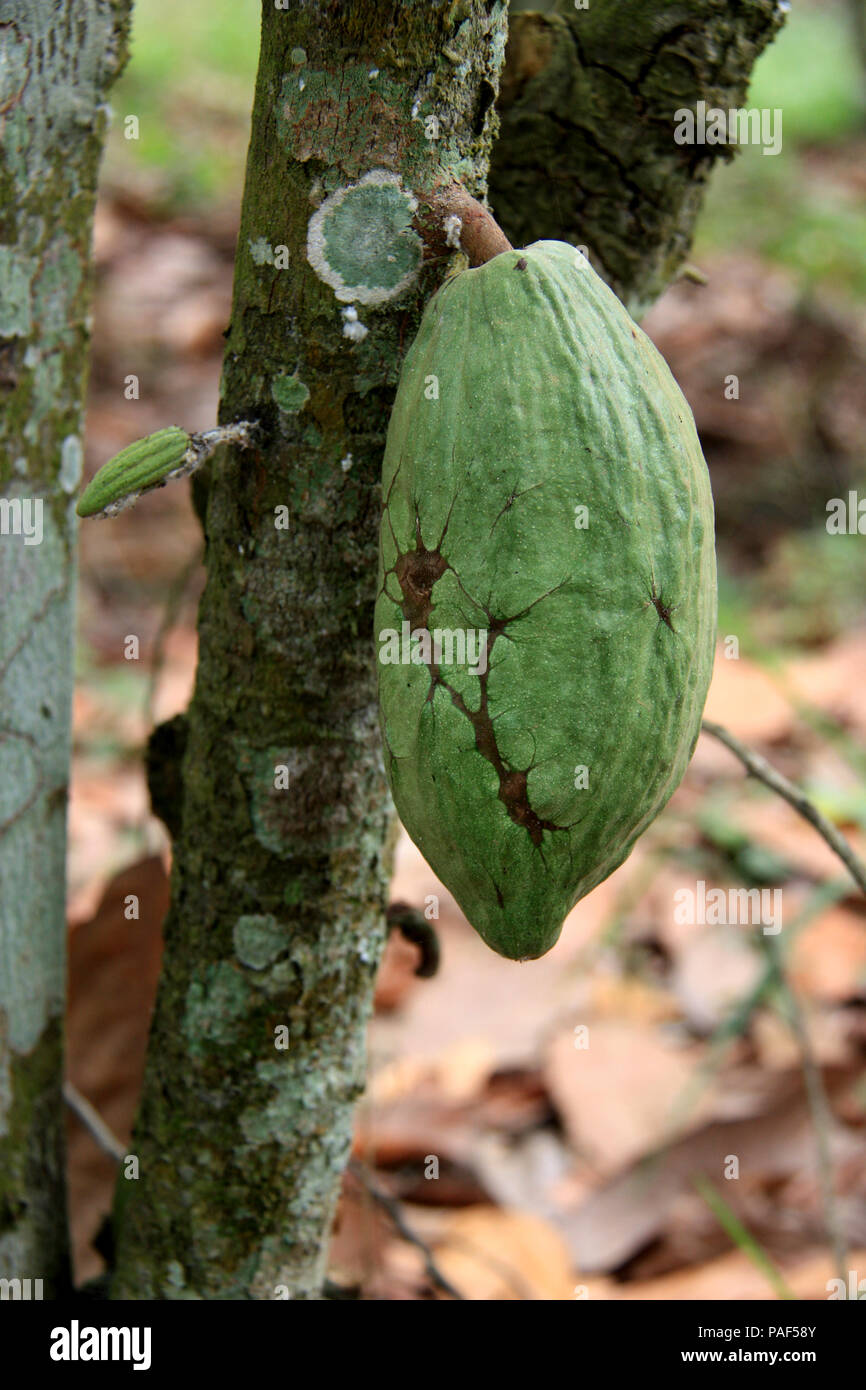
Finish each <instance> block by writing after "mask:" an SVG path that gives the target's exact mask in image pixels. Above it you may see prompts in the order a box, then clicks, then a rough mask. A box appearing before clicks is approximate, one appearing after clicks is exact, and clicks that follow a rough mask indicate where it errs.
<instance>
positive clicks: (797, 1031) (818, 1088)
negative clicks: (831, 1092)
mask: <svg viewBox="0 0 866 1390" xmlns="http://www.w3.org/2000/svg"><path fill="white" fill-rule="evenodd" d="M762 944H763V946H764V949H765V950H766V952H767V954H768V955H769V957H770V960H771V961H772V962H773V964H774V965H775V967H776V977H777V981H778V984H779V985H781V989H782V998H783V1000H784V1006H785V1008H786V1010H787V1014H788V1022H789V1024H790V1027H791V1032H792V1033H793V1034H794V1037H795V1039H796V1042H797V1046H798V1047H799V1049H800V1060H801V1063H802V1067H803V1080H804V1081H805V1083H806V1099H807V1101H808V1104H809V1112H810V1114H811V1116H812V1127H813V1129H814V1130H815V1147H816V1149H817V1158H818V1182H819V1184H820V1188H821V1205H822V1206H823V1208H824V1222H825V1224H826V1227H827V1234H828V1235H829V1237H830V1244H831V1246H832V1249H833V1259H834V1261H835V1264H836V1272H837V1274H838V1275H839V1278H840V1279H841V1280H842V1282H843V1283H845V1284H847V1279H848V1268H847V1267H848V1245H847V1241H846V1239H845V1233H844V1231H843V1228H842V1223H841V1221H840V1219H839V1211H838V1207H837V1205H836V1194H835V1192H834V1190H833V1156H832V1154H831V1152H830V1131H831V1129H832V1128H833V1123H834V1122H833V1113H832V1111H831V1109H830V1102H829V1101H828V1099H827V1092H826V1090H825V1087H824V1081H823V1079H822V1076H821V1068H820V1067H819V1065H818V1062H817V1060H816V1058H815V1053H814V1050H813V1048H812V1040H811V1038H810V1037H809V1030H808V1028H807V1027H806V1020H805V1017H804V1015H803V1009H802V1006H801V1004H800V1001H799V999H798V998H797V995H796V994H795V992H794V990H793V989H792V988H791V985H790V983H789V980H788V977H787V974H786V972H785V968H784V963H783V961H782V955H781V951H780V948H779V942H778V941H777V939H776V938H775V937H764V938H762Z"/></svg>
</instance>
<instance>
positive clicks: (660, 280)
mask: <svg viewBox="0 0 866 1390" xmlns="http://www.w3.org/2000/svg"><path fill="white" fill-rule="evenodd" d="M521 8H530V9H534V8H535V7H534V6H529V7H526V6H521ZM539 8H545V9H552V10H554V11H555V13H551V14H545V15H541V14H537V13H530V14H518V15H515V16H514V17H513V19H512V21H511V25H510V32H509V38H508V49H507V54H506V62H505V68H504V70H503V74H502V91H501V95H500V99H499V110H500V115H501V120H502V130H501V134H500V138H499V140H498V142H497V145H496V148H495V149H494V152H493V156H492V159H491V165H490V202H491V206H492V208H493V212H494V214H495V215H496V218H497V219H498V221H499V222H500V224H501V225H502V227H503V229H504V231H505V233H506V235H507V236H508V237H509V238H510V239H511V241H512V242H513V243H514V245H515V246H526V245H528V244H529V243H530V242H532V241H537V240H540V239H541V238H545V237H552V238H554V239H559V240H561V241H570V242H573V243H575V244H577V245H584V246H586V247H588V250H589V257H590V260H591V262H592V265H593V267H594V268H595V270H597V271H598V273H599V274H600V275H601V276H603V278H604V279H605V280H606V281H607V282H608V284H609V285H610V286H611V288H612V289H613V290H614V291H615V292H616V293H617V294H618V295H619V297H620V299H622V300H623V302H624V303H625V304H626V305H627V306H628V308H629V309H630V311H631V313H632V314H634V315H638V316H639V315H640V314H641V313H643V312H644V310H645V309H647V308H648V307H649V305H650V304H651V303H652V302H653V300H654V299H655V298H656V297H657V296H658V295H659V294H661V292H662V290H663V289H664V288H665V287H666V285H667V284H668V283H669V282H670V280H671V279H672V278H673V276H674V274H675V273H676V271H677V269H678V268H679V266H680V265H681V264H682V262H683V260H684V259H685V257H686V255H687V254H688V250H689V247H690V245H691V240H692V233H693V230H694V225H695V221H696V220H697V217H698V214H699V212H700V210H701V206H702V204H703V196H704V189H705V185H706V181H707V179H708V177H709V174H710V172H711V170H712V167H713V165H714V163H715V161H716V160H717V159H719V158H726V159H730V158H731V156H732V151H731V149H730V147H729V146H726V145H678V144H676V143H675V141H674V138H673V136H674V126H675V121H674V112H675V111H677V110H678V109H680V108H685V107H690V108H691V109H692V110H694V109H695V107H696V104H697V102H698V101H705V102H706V103H707V106H708V107H721V108H723V109H724V110H725V111H727V110H729V109H730V108H731V107H737V106H742V105H743V104H744V102H745V100H746V96H747V92H748V86H749V78H750V76H751V72H752V68H753V66H754V63H755V60H756V58H757V57H758V56H759V54H760V53H761V52H762V51H763V49H764V48H765V47H766V46H767V44H768V43H769V42H770V41H771V39H772V38H773V37H774V35H775V34H776V32H777V30H778V29H779V28H780V26H781V24H782V23H783V21H784V18H785V12H784V11H783V10H782V9H781V8H780V6H779V5H778V4H777V3H776V0H742V3H740V4H737V5H731V4H729V3H728V0H591V3H590V4H589V6H588V8H586V9H577V8H576V7H575V5H574V3H573V0H559V2H558V3H557V4H556V5H553V6H544V7H539Z"/></svg>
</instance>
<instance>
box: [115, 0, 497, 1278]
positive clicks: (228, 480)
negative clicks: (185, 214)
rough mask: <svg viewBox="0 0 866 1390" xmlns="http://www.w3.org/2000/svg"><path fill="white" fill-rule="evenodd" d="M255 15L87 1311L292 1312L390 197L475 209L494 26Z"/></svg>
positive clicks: (349, 0)
mask: <svg viewBox="0 0 866 1390" xmlns="http://www.w3.org/2000/svg"><path fill="white" fill-rule="evenodd" d="M262 18H263V23H262V47H261V55H260V63H259V73H258V80H257V85H256V96H255V104H254V109H253V119H252V138H251V143H250V150H249V156H248V164H247V177H246V189H245V193H244V202H243V212H242V222H241V230H240V237H239V241H238V248H237V258H236V267H235V291H234V304H233V309H232V319H231V328H230V331H229V334H228V341H227V347H226V355H225V364H224V376H223V386H222V404H221V419H222V421H223V422H228V421H231V420H237V419H241V418H243V419H248V420H255V421H258V422H259V435H258V448H257V449H256V450H251V451H248V452H237V451H234V452H231V453H228V454H227V455H225V456H224V457H223V458H222V459H221V460H220V461H219V462H218V463H216V464H215V466H214V467H213V469H212V470H211V482H210V487H209V491H208V497H207V511H206V521H205V532H206V537H207V555H206V561H207V569H208V580H207V587H206V592H205V594H204V597H203V600H202V604H201V610H200V615H199V633H200V653H199V669H198V677H197V682H196V689H195V694H194V697H193V701H192V704H191V706H190V709H189V714H188V723H187V737H186V752H185V757H184V763H183V774H184V782H183V787H184V790H183V797H182V805H181V807H180V808H179V822H180V823H179V825H178V826H176V829H177V831H178V834H177V836H176V843H175V863H174V871H173V880H172V907H171V911H170V914H169V917H168V921H167V924H166V932H165V936H166V953H165V962H164V969H163V976H162V980H161V983H160V989H159V997H158V1001H157V1006H156V1013H155V1018H154V1023H153V1028H152V1034H151V1041H150V1048H149V1052H148V1062H147V1072H146V1077H145V1083H144V1095H143V1101H142V1105H141V1110H140V1115H139V1119H138V1123H137V1127H136V1133H135V1139H134V1141H133V1151H134V1153H135V1154H136V1156H137V1157H138V1159H139V1161H140V1177H139V1178H138V1179H137V1180H135V1179H132V1178H130V1179H125V1178H124V1177H123V1176H121V1178H120V1180H119V1184H118V1197H117V1202H116V1205H115V1224H116V1231H117V1261H116V1272H115V1277H114V1280H113V1285H112V1296H113V1297H115V1298H137V1299H190V1298H193V1299H195V1298H207V1299H216V1298H237V1299H246V1298H251V1299H272V1298H274V1297H281V1296H286V1294H288V1295H289V1296H291V1297H294V1298H308V1299H315V1298H318V1297H320V1291H321V1288H322V1284H323V1280H324V1273H325V1261H326V1256H327V1244H328V1238H329V1232H330V1226H331V1223H332V1219H333V1214H334V1210H335V1204H336V1199H337V1194H338V1191H339V1186H340V1177H341V1174H342V1171H343V1168H344V1165H345V1163H346V1160H347V1157H348V1154H349V1148H350V1141H351V1128H352V1110H353V1105H354V1102H355V1100H356V1098H357V1096H358V1095H359V1093H360V1092H361V1090H362V1089H363V1085H364V1073H365V1049H364V1044H365V1029H366V1023H367V1018H368V1015H369V1011H370V1005H371V1000H372V993H373V985H374V980H375V975H376V970H377V966H378V963H379V958H380V954H381V950H382V946H383V942H384V903H385V895H386V888H387V880H388V874H389V869H390V854H389V853H388V852H387V850H386V841H387V827H388V822H389V805H388V801H387V797H386V790H385V783H384V776H383V768H382V759H381V752H380V747H379V733H378V723H377V715H376V691H375V684H376V680H375V669H374V660H373V657H372V655H371V653H372V651H373V646H372V619H373V603H374V597H375V595H374V588H375V585H374V582H373V575H374V574H375V570H376V555H377V537H378V520H379V507H380V494H379V476H380V468H381V460H382V452H383V447H384V438H385V430H386V427H387V423H388V414H389V410H390V406H391V402H392V399H393V393H394V388H395V384H396V379H397V373H398V368H399V363H400V360H401V355H402V353H403V351H404V350H405V348H406V347H408V345H409V343H410V342H411V340H412V337H413V334H414V331H415V328H416V325H417V321H418V316H419V312H420V309H421V307H422V306H423V303H424V301H425V299H426V298H427V297H428V296H429V295H430V293H432V291H433V290H434V289H435V287H436V285H437V284H438V283H439V282H440V281H441V278H442V275H443V274H444V271H445V268H446V265H447V259H446V258H445V257H442V258H440V259H439V260H438V261H436V260H428V261H427V263H425V264H424V265H423V266H421V267H419V265H418V259H419V256H420V253H421V242H420V241H419V239H418V236H417V234H416V232H415V231H413V230H412V228H411V226H410V223H411V220H412V216H413V211H414V198H413V196H412V194H414V195H417V196H419V197H421V196H422V195H423V193H424V192H425V191H427V190H430V189H432V187H433V184H434V182H435V181H436V180H437V179H438V178H441V177H442V176H443V175H445V176H448V175H452V176H453V175H458V176H459V178H460V179H461V180H462V182H463V183H464V185H465V186H466V187H467V188H468V189H469V191H470V192H471V193H472V194H474V195H480V194H481V193H483V190H484V184H485V176H486V171H487V160H488V153H489V146H490V140H491V134H492V130H493V123H494V120H495V117H494V115H493V102H494V99H495V95H496V87H497V81H498V71H499V67H500V64H501V61H502V54H503V51H504V47H505V37H506V35H505V6H504V4H502V3H499V0H428V2H427V3H425V4H423V5H416V4H407V3H404V4H400V5H397V6H392V5H382V4H381V3H380V0H343V2H342V3H340V4H333V3H325V2H324V0H323V2H322V3H312V2H311V3H306V4H304V5H300V4H296V3H293V4H291V6H290V8H288V9H287V10H278V9H277V8H275V6H274V3H273V0H264V3H263V7H262ZM375 171H378V172H375ZM383 171H387V172H383ZM368 175H369V176H370V177H369V178H368V179H367V181H366V182H365V183H364V184H363V185H362V186H361V187H360V188H358V187H356V185H357V184H358V181H359V180H360V179H361V178H362V177H364V176H368ZM347 189H348V190H349V192H348V193H347V191H346V190H347ZM408 190H412V193H411V194H410V193H409V192H408ZM326 200H327V201H326ZM308 255H309V256H311V257H312V258H313V260H314V261H315V263H316V265H315V268H314V266H313V264H311V261H310V259H309V258H308ZM341 284H343V285H348V286H351V287H352V288H351V290H342V291H340V296H339V297H338V296H337V294H335V288H334V286H336V287H337V288H338V289H339V287H340V285H341ZM401 286H403V288H402V289H401ZM350 301H354V308H353V309H349V307H348V306H349V302H350ZM281 509H282V510H281ZM283 523H287V526H288V529H286V528H285V527H284V526H283ZM286 781H288V787H287V788H286V786H285V783H286ZM281 1029H287V1030H288V1036H287V1037H286V1035H285V1034H284V1033H281V1032H280V1030H281ZM286 1043H288V1045H287V1046H286V1045H285V1044H286Z"/></svg>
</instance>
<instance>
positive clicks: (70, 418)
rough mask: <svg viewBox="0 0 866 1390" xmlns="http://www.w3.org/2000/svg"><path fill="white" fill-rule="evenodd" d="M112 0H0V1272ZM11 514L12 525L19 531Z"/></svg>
mask: <svg viewBox="0 0 866 1390" xmlns="http://www.w3.org/2000/svg"><path fill="white" fill-rule="evenodd" d="M128 14H129V0H0V1278H5V1279H41V1280H42V1281H43V1294H44V1296H45V1297H51V1296H54V1295H56V1294H57V1293H58V1292H62V1291H63V1290H64V1289H65V1288H66V1287H67V1286H68V1255H67V1235H66V1197H65V1177H64V1145H63V1103H62V1099H61V1085H62V1080H63V1044H62V1038H63V1004H64V997H65V979H64V977H65V960H66V913H65V892H64V887H65V882H66V866H65V852H66V789H67V779H68V765H69V744H70V709H71V693H72V647H73V640H74V607H73V594H74V583H75V559H74V555H75V521H74V512H73V506H74V494H75V492H76V491H77V488H78V483H79V479H80V476H81V460H82V446H81V436H82V413H83V409H82V403H83V395H84V386H85V369H86V362H87V349H88V314H89V309H90V271H89V257H90V236H91V226H92V219H93V208H94V201H95V195H96V178H97V170H98V165H99V158H100V155H101V152H102V144H103V138H104V134H105V126H106V110H107V108H106V106H105V98H106V94H107V91H108V89H109V87H110V86H111V83H112V82H113V81H114V78H115V77H116V76H117V73H118V72H119V70H120V67H121V66H122V62H123V58H124V56H125V45H126V28H127V22H128ZM28 533H29V534H28Z"/></svg>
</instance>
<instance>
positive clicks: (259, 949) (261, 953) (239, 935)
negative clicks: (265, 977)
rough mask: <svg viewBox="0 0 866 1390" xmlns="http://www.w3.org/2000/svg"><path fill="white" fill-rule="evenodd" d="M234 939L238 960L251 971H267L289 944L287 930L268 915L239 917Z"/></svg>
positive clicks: (233, 934)
mask: <svg viewBox="0 0 866 1390" xmlns="http://www.w3.org/2000/svg"><path fill="white" fill-rule="evenodd" d="M232 939H233V941H234V947H235V955H236V956H237V958H238V960H239V961H241V962H242V964H243V965H248V966H249V967H250V969H251V970H265V969H266V968H267V966H269V965H271V964H273V962H274V961H275V960H276V959H277V956H279V955H280V954H281V953H282V952H283V951H285V950H286V948H287V946H288V944H289V942H288V933H287V931H286V928H285V927H284V926H283V925H282V923H280V922H278V921H277V919H276V917H271V916H270V915H269V914H267V913H265V914H261V915H255V914H251V915H249V916H244V917H239V918H238V920H237V921H236V922H235V925H234V931H233V933H232Z"/></svg>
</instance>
